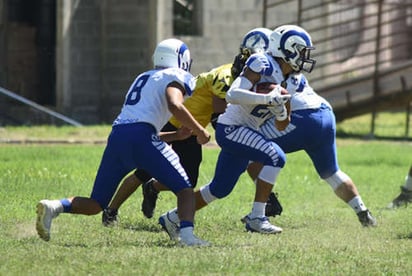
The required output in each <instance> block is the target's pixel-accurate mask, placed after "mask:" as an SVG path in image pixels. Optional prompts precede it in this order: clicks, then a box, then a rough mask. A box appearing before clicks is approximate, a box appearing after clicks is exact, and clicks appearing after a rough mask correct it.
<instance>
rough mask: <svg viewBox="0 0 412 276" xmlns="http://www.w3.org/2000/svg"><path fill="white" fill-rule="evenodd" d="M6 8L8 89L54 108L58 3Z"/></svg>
mask: <svg viewBox="0 0 412 276" xmlns="http://www.w3.org/2000/svg"><path fill="white" fill-rule="evenodd" d="M7 7H8V9H7V14H8V16H7V19H8V22H9V24H8V25H9V30H8V32H9V35H8V37H9V43H8V44H9V46H8V53H9V57H10V58H9V63H10V64H9V68H13V70H11V71H10V72H8V78H7V79H8V81H7V82H8V85H9V86H10V89H11V90H12V91H14V92H17V93H19V94H21V95H22V96H24V97H27V98H29V99H31V100H34V101H36V102H37V103H39V104H42V105H52V106H54V105H56V95H55V94H56V92H55V82H56V77H55V75H56V68H55V58H56V56H55V48H56V1H55V0H9V1H8V2H7ZM16 45H20V46H19V47H17V46H16ZM22 45H24V46H22ZM20 64H24V66H21V65H20ZM22 87H23V88H22Z"/></svg>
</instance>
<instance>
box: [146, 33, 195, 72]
mask: <svg viewBox="0 0 412 276" xmlns="http://www.w3.org/2000/svg"><path fill="white" fill-rule="evenodd" d="M153 63H154V66H155V67H161V68H169V67H175V68H180V69H183V70H185V71H190V66H191V65H192V60H191V59H190V51H189V48H188V47H187V45H186V44H185V43H184V42H183V41H181V40H179V39H175V38H169V39H166V40H163V41H161V42H160V43H159V44H157V47H156V49H155V51H154V54H153Z"/></svg>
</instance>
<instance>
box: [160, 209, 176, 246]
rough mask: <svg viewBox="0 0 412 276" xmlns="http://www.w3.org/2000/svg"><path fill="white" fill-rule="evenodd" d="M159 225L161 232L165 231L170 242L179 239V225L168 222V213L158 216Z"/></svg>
mask: <svg viewBox="0 0 412 276" xmlns="http://www.w3.org/2000/svg"><path fill="white" fill-rule="evenodd" d="M159 224H160V225H161V226H162V228H163V230H165V231H166V233H167V234H168V235H169V237H170V239H171V240H174V241H177V240H178V239H179V225H178V224H177V223H174V222H173V221H172V220H170V218H169V212H167V213H165V214H163V215H161V216H160V218H159Z"/></svg>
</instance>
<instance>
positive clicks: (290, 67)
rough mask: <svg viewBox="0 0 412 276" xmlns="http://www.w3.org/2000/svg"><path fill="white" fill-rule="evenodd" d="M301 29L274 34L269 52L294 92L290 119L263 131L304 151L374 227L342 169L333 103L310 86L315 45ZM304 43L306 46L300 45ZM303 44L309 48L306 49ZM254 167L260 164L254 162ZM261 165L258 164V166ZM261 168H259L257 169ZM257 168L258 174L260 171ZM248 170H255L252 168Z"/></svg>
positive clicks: (287, 148) (365, 223) (288, 150)
mask: <svg viewBox="0 0 412 276" xmlns="http://www.w3.org/2000/svg"><path fill="white" fill-rule="evenodd" d="M310 41H311V39H310V36H309V34H308V33H307V32H306V31H305V30H304V29H302V28H300V27H297V26H293V25H283V26H280V27H278V28H276V29H275V30H274V32H273V34H272V36H271V42H270V44H269V49H268V51H269V52H270V53H272V55H273V56H274V57H275V60H276V61H277V63H279V64H280V66H281V67H282V68H286V69H284V70H283V71H284V74H285V76H287V77H286V79H285V81H284V86H285V87H286V89H287V90H288V92H289V93H290V94H291V100H290V104H291V111H292V113H291V122H290V124H289V125H288V126H287V128H286V129H285V130H283V131H279V130H278V129H276V128H275V127H273V124H269V123H266V124H265V125H263V126H262V127H261V129H260V130H261V132H262V134H263V135H264V136H265V137H266V138H269V139H271V140H272V141H274V142H276V143H277V144H278V145H279V146H280V147H281V148H282V149H283V150H284V151H285V153H291V152H296V151H299V150H304V151H305V152H306V153H307V154H308V156H309V157H310V159H311V160H312V163H313V165H314V166H315V169H316V171H317V173H318V174H319V176H320V178H321V179H323V180H325V181H326V182H327V183H328V184H329V185H330V186H331V187H332V189H333V191H334V192H335V194H336V195H337V196H338V197H339V198H340V199H342V200H343V201H344V202H346V203H347V204H349V205H350V206H351V207H352V208H353V210H354V211H355V212H356V214H357V216H358V219H359V221H360V222H361V224H362V225H363V226H375V225H376V219H375V218H374V217H373V216H372V214H371V212H370V211H369V210H368V209H367V208H366V206H365V204H364V202H363V201H362V199H361V196H360V195H359V192H358V190H357V187H356V185H355V184H354V182H353V181H352V179H351V178H350V177H349V176H348V175H347V174H346V173H344V172H343V171H342V170H340V168H339V165H338V158H337V152H336V150H337V149H336V120H335V115H334V113H333V110H332V107H331V105H330V104H329V103H328V102H327V101H326V100H325V99H324V98H322V97H320V96H319V95H318V94H317V93H316V92H315V91H314V90H313V89H312V87H311V86H310V85H309V83H308V81H307V79H306V78H305V76H304V75H303V74H302V73H301V72H302V71H305V72H308V73H310V72H311V71H312V69H313V67H314V65H315V61H314V60H311V59H310V55H309V53H310V52H309V51H310V50H311V47H312V44H311V42H310ZM299 44H300V45H303V46H299ZM304 47H307V48H306V49H305V48H304ZM251 166H257V164H253V165H251ZM257 167H258V166H257ZM256 170H257V171H258V169H256ZM256 170H255V176H252V178H253V177H256V175H257V173H256ZM249 171H250V172H251V171H253V169H252V168H250V169H249Z"/></svg>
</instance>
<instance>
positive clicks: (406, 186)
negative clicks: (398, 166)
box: [403, 175, 412, 191]
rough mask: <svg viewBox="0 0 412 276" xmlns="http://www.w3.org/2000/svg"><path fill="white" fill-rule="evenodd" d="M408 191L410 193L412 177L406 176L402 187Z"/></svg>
mask: <svg viewBox="0 0 412 276" xmlns="http://www.w3.org/2000/svg"><path fill="white" fill-rule="evenodd" d="M403 187H404V188H405V189H407V190H408V191H412V176H410V175H407V176H406V178H405V184H404V185H403Z"/></svg>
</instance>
